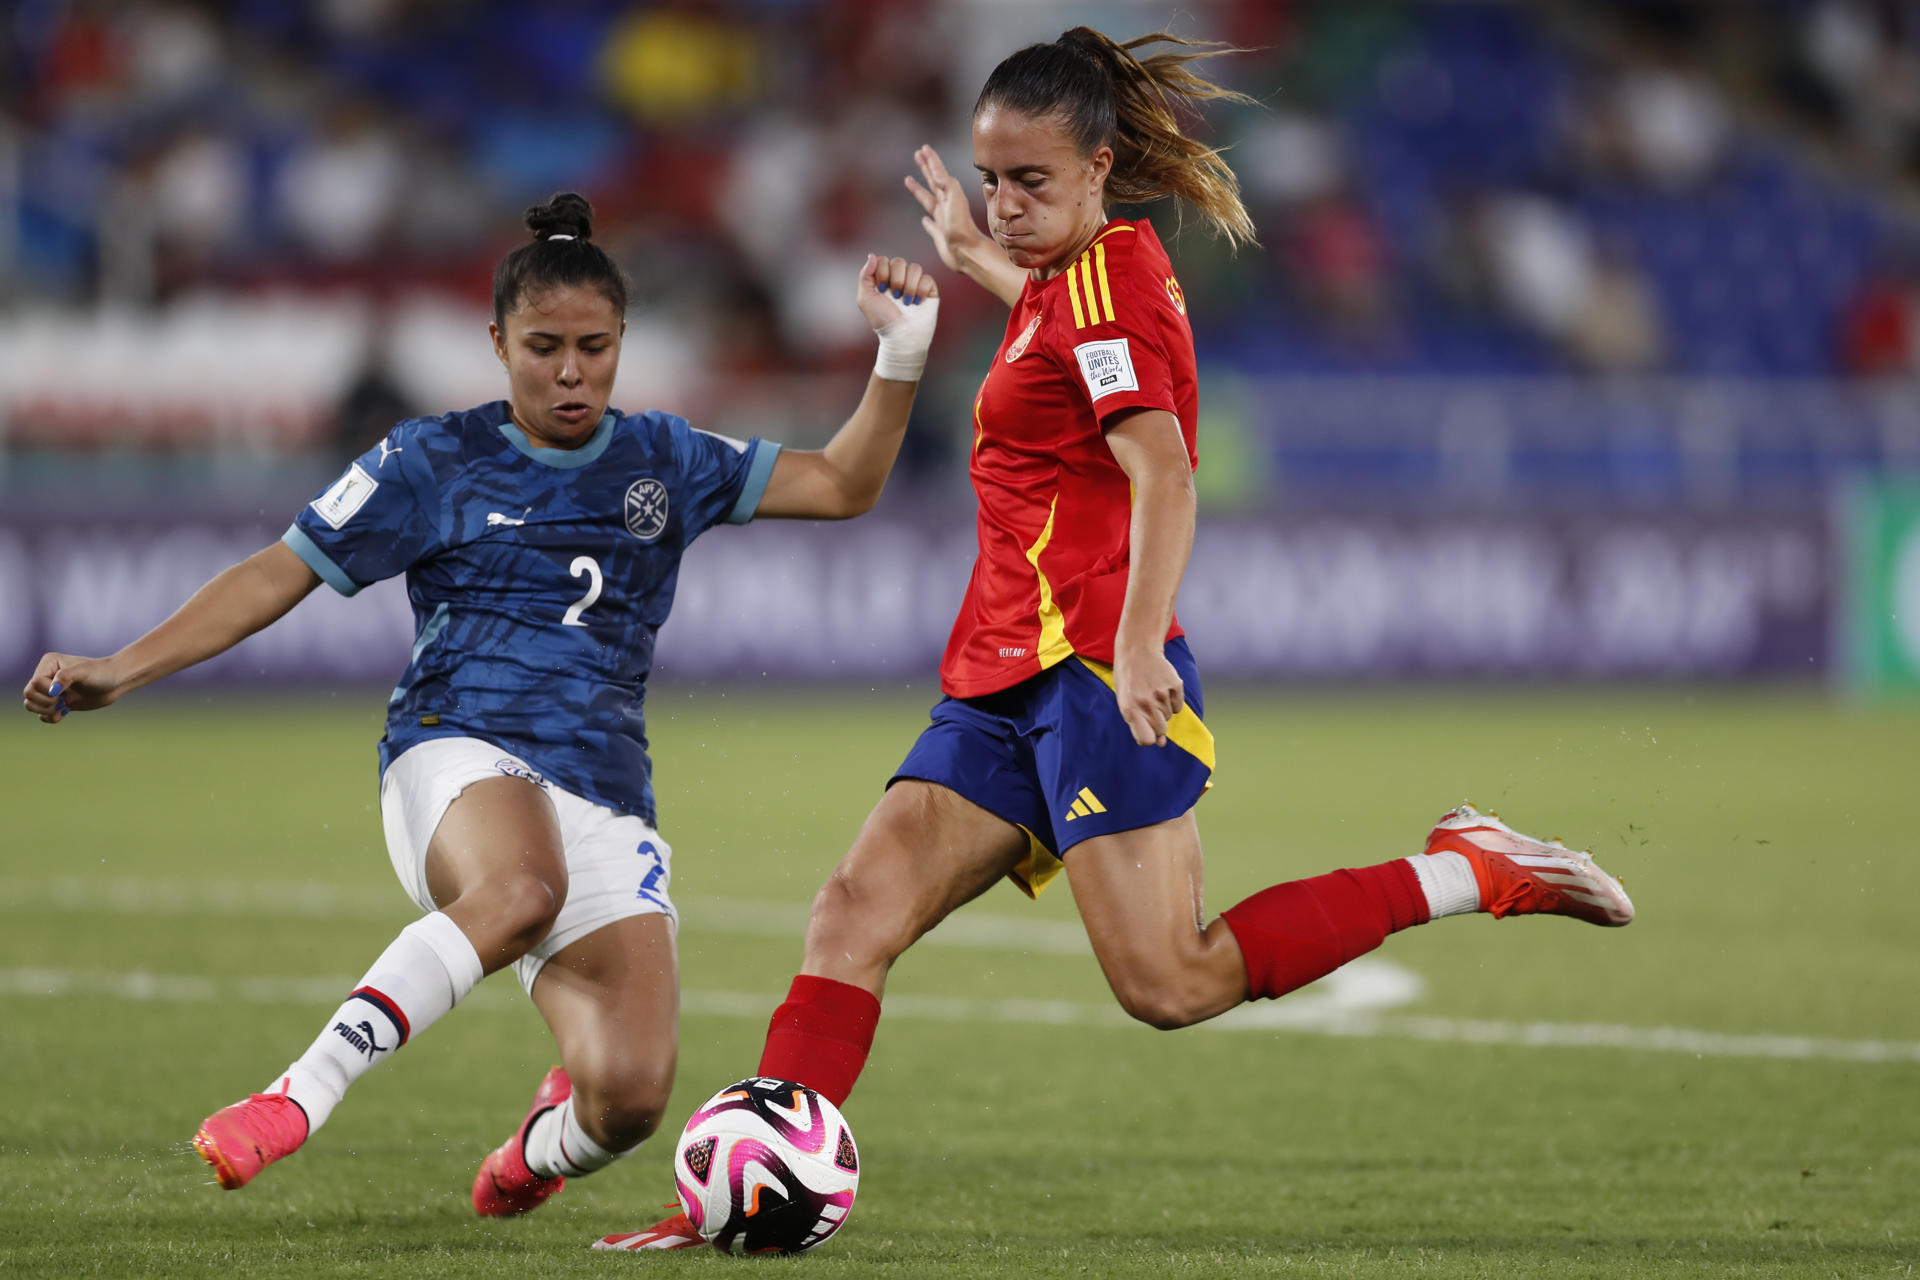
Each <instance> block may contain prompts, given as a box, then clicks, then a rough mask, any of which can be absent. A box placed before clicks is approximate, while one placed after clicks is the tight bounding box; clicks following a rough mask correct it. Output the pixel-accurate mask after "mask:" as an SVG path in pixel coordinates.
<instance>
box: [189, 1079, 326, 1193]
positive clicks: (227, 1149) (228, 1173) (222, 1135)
mask: <svg viewBox="0 0 1920 1280" xmlns="http://www.w3.org/2000/svg"><path fill="white" fill-rule="evenodd" d="M306 1140H307V1113H306V1112H305V1111H302V1110H301V1109H300V1104H299V1103H297V1102H295V1101H294V1100H293V1099H292V1098H289V1097H288V1096H287V1095H286V1094H284V1093H255V1094H249V1095H248V1096H247V1100H246V1101H245V1102H236V1103H234V1104H233V1105H232V1106H230V1107H222V1108H221V1109H220V1110H218V1111H216V1112H214V1113H213V1114H212V1115H210V1116H208V1117H207V1118H206V1119H205V1120H203V1121H201V1122H200V1131H199V1132H198V1133H196V1134H194V1135H193V1149H194V1150H195V1151H198V1152H199V1153H200V1158H201V1159H202V1160H205V1161H206V1162H207V1163H208V1164H210V1165H212V1166H213V1172H214V1176H215V1177H217V1178H219V1179H220V1185H221V1186H222V1187H224V1188H226V1189H227V1190H228V1191H237V1190H239V1189H240V1188H241V1187H244V1186H246V1185H247V1184H248V1183H249V1182H252V1181H253V1180H254V1178H255V1177H256V1176H257V1175H258V1174H259V1172H260V1171H261V1170H262V1169H264V1168H266V1167H267V1166H268V1165H270V1164H272V1163H273V1162H274V1161H275V1160H279V1159H282V1158H284V1157H286V1156H290V1155H292V1154H293V1153H294V1152H296V1151H298V1150H299V1149H300V1144H301V1143H303V1142H305V1141H306Z"/></svg>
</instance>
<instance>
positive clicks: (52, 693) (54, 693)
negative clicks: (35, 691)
mask: <svg viewBox="0 0 1920 1280" xmlns="http://www.w3.org/2000/svg"><path fill="white" fill-rule="evenodd" d="M61 687H62V686H61V684H60V682H59V681H58V680H55V681H54V682H53V683H52V684H50V685H48V686H47V696H48V697H49V698H57V697H59V696H60V689H61Z"/></svg>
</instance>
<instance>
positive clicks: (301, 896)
mask: <svg viewBox="0 0 1920 1280" xmlns="http://www.w3.org/2000/svg"><path fill="white" fill-rule="evenodd" d="M676 905H677V906H678V907H679V908H680V923H681V927H682V929H683V930H688V931H700V932H712V933H722V934H732V935H744V936H751V937H762V938H791V939H792V940H793V941H794V943H795V945H796V946H797V945H798V944H799V942H800V939H801V937H802V936H804V935H805V933H806V929H807V908H806V906H805V905H804V904H800V903H792V902H772V901H763V900H757V899H750V898H683V899H680V900H679V901H678V902H677V903H676ZM36 911H71V912H77V913H81V914H86V915H128V916H149V917H153V916H176V917H177V916H190V917H196V918H205V917H209V916H221V917H245V918H253V919H262V920H281V919H302V920H341V919H349V918H356V919H367V918H372V919H376V920H377V919H382V918H390V919H392V920H394V921H395V922H401V921H405V920H409V919H411V918H412V917H413V916H415V915H418V914H419V913H418V911H416V910H415V908H414V906H413V904H412V903H411V902H409V901H408V900H407V896H406V894H404V893H402V892H401V891H400V888H399V886H398V885H386V886H374V885H339V884H326V883H323V882H321V881H317V880H164V879H155V880H149V879H140V878H137V877H128V876H111V877H100V878H97V879H92V878H87V877H83V876H59V877H53V878H48V879H26V878H0V915H4V914H9V913H18V914H29V913H32V912H36ZM920 945H921V946H933V947H942V946H945V947H969V948H984V949H987V950H993V951H1002V950H1009V951H1034V952H1041V953H1044V954H1047V955H1086V954H1088V953H1089V949H1088V947H1087V936H1086V934H1085V933H1084V932H1082V930H1081V928H1080V925H1079V923H1078V922H1077V921H1061V920H1046V919H1039V918H1034V917H1027V916H1014V915H993V914H990V913H985V912H976V911H968V912H962V913H960V914H958V915H955V916H953V917H951V918H950V919H948V920H947V921H946V922H945V923H944V924H942V925H941V926H940V927H939V928H937V929H935V930H934V931H933V932H932V933H930V934H928V935H927V936H926V937H925V938H922V939H921V940H920Z"/></svg>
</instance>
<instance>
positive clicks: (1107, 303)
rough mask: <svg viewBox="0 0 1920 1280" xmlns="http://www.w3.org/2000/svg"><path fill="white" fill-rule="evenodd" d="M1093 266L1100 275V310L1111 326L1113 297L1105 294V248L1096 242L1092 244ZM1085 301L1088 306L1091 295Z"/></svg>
mask: <svg viewBox="0 0 1920 1280" xmlns="http://www.w3.org/2000/svg"><path fill="white" fill-rule="evenodd" d="M1093 265H1094V270H1095V271H1097V272H1099V274H1100V309H1101V310H1102V311H1105V312H1106V313H1107V322H1108V323H1109V324H1111V323H1112V322H1113V295H1112V294H1110V293H1108V292H1107V246H1106V245H1104V244H1102V243H1100V241H1098V240H1095V241H1094V242H1093ZM1087 301H1088V303H1089V304H1091V303H1092V301H1093V295H1092V294H1091V293H1089V294H1088V295H1087ZM1088 309H1089V310H1091V309H1092V308H1091V306H1089V308H1088Z"/></svg>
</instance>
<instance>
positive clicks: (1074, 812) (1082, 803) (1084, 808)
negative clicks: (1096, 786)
mask: <svg viewBox="0 0 1920 1280" xmlns="http://www.w3.org/2000/svg"><path fill="white" fill-rule="evenodd" d="M1106 811H1107V806H1105V805H1103V804H1101V803H1100V801H1099V800H1097V799H1096V798H1095V797H1094V794H1093V791H1092V789H1091V788H1089V787H1082V788H1080V794H1079V795H1078V796H1076V797H1074V801H1073V808H1071V809H1069V810H1067V821H1068V822H1072V821H1073V820H1074V819H1075V818H1085V817H1088V816H1090V815H1092V814H1096V813H1105V812H1106Z"/></svg>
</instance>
